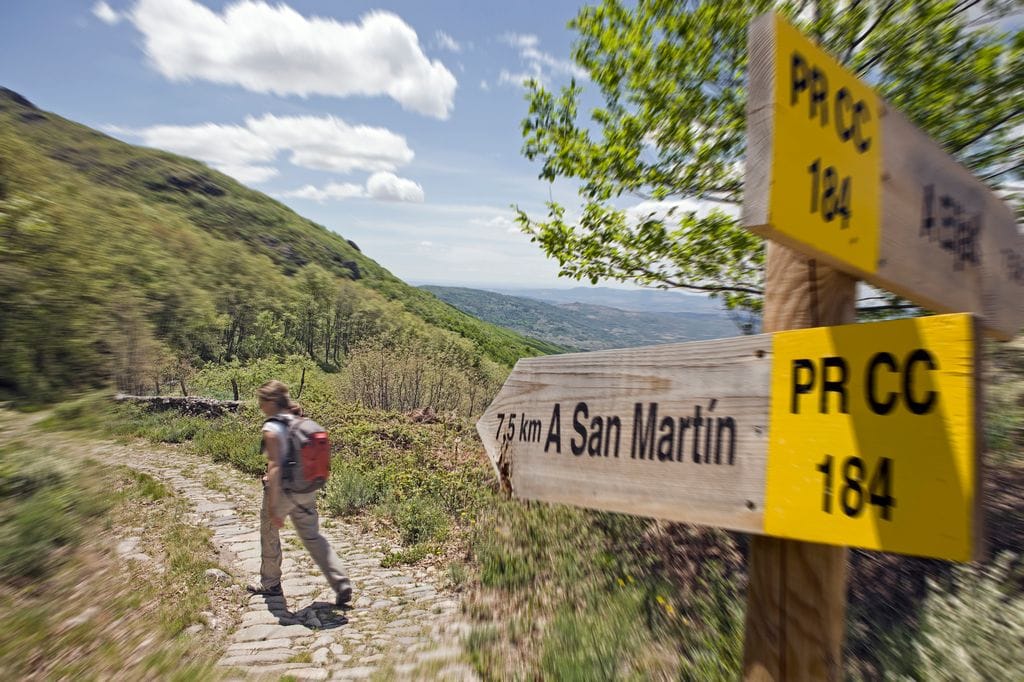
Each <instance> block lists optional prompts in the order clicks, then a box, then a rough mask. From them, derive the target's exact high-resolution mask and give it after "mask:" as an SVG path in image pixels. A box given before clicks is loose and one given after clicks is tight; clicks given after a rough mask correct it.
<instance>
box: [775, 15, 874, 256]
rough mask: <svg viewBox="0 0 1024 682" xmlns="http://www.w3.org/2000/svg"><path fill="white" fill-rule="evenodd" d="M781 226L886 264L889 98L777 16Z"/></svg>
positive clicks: (839, 252)
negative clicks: (885, 106)
mask: <svg viewBox="0 0 1024 682" xmlns="http://www.w3.org/2000/svg"><path fill="white" fill-rule="evenodd" d="M775 22H776V33H775V35H776V36H777V39H776V42H775V86H774V87H775V98H774V99H775V118H774V132H773V149H772V169H771V185H772V187H771V199H770V204H769V208H768V219H769V222H770V223H771V225H772V226H773V228H774V229H775V230H776V231H778V232H781V233H782V234H784V235H788V236H790V237H792V238H793V239H796V240H798V241H799V242H801V243H804V244H808V245H810V246H811V247H813V248H816V249H818V250H820V251H822V252H824V253H827V254H831V255H833V256H834V257H836V258H838V259H841V260H842V261H843V262H846V263H849V264H850V265H852V266H854V267H855V268H859V269H860V270H862V271H864V272H865V273H871V272H874V271H875V269H876V268H877V266H878V248H879V247H878V242H879V229H880V228H879V225H880V203H879V201H880V199H879V197H880V195H881V168H882V163H881V162H882V140H881V131H882V126H881V100H880V99H879V97H878V95H877V94H875V92H874V90H872V89H871V88H870V87H868V86H867V85H865V84H864V83H861V82H860V80H858V79H857V77H856V76H854V75H853V74H852V73H850V72H849V71H847V70H846V69H844V68H843V67H842V66H840V65H839V63H838V62H836V60H835V59H833V58H832V57H830V56H829V55H828V54H826V53H825V52H824V51H823V50H821V49H820V48H818V47H816V46H815V45H814V44H813V43H811V42H810V41H809V40H807V39H806V38H804V37H803V36H802V35H801V34H800V32H799V31H797V30H796V29H795V28H793V27H792V26H790V25H789V24H788V23H786V22H785V21H783V20H782V19H781V18H778V17H777V16H776V18H775Z"/></svg>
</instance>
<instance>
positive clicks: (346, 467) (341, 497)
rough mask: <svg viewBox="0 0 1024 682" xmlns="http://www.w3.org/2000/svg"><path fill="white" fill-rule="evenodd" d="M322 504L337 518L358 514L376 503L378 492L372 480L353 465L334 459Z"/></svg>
mask: <svg viewBox="0 0 1024 682" xmlns="http://www.w3.org/2000/svg"><path fill="white" fill-rule="evenodd" d="M331 467H332V471H331V477H330V478H329V479H328V481H327V490H326V491H325V493H324V503H325V505H326V508H327V510H328V511H330V512H331V513H332V514H336V515H338V516H347V515H349V514H355V513H358V512H360V511H362V510H364V509H366V508H367V507H369V506H371V505H373V504H374V503H376V502H377V499H378V491H377V487H376V486H375V485H374V483H373V480H372V479H371V478H370V477H369V476H367V475H366V474H364V473H363V472H362V471H361V470H360V469H359V468H358V467H356V466H355V465H354V464H351V463H347V462H341V461H339V460H338V459H335V461H334V462H332V464H331Z"/></svg>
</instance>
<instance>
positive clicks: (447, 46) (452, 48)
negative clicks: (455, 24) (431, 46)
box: [434, 31, 462, 53]
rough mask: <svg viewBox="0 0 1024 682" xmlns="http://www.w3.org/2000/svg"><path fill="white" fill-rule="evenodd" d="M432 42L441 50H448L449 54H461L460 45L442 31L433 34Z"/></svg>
mask: <svg viewBox="0 0 1024 682" xmlns="http://www.w3.org/2000/svg"><path fill="white" fill-rule="evenodd" d="M434 41H435V42H436V43H437V46H438V47H439V48H441V49H442V50H448V51H449V52H455V53H458V52H462V45H459V42H458V41H457V40H455V38H452V37H451V36H450V35H448V34H447V33H445V32H444V31H438V32H437V33H435V34H434Z"/></svg>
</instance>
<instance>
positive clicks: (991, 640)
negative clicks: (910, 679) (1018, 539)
mask: <svg viewBox="0 0 1024 682" xmlns="http://www.w3.org/2000/svg"><path fill="white" fill-rule="evenodd" d="M1014 561H1015V559H1014V557H1011V556H1009V555H1003V556H1001V557H999V558H998V559H997V561H996V562H995V563H994V564H993V565H991V566H984V567H978V566H968V567H964V568H961V569H959V570H957V572H956V573H955V574H954V580H953V584H952V585H951V586H950V587H949V588H948V589H942V588H940V587H939V586H938V585H932V587H931V590H930V594H929V596H928V599H927V601H926V602H925V608H924V618H923V622H922V624H921V631H922V634H921V636H919V637H918V638H917V641H916V642H915V654H916V658H917V660H918V661H919V662H920V665H921V668H920V671H919V673H918V675H920V676H921V677H922V678H923V679H927V680H943V679H954V680H965V681H975V680H976V681H978V682H980V681H981V680H1007V681H1009V680H1020V679H1024V647H1022V646H1021V644H1022V643H1024V597H1022V596H1020V594H1019V593H1017V594H1013V593H1010V592H1009V591H1008V590H1010V589H1012V585H1011V584H1012V578H1011V571H1010V567H1011V566H1012V565H1013V563H1014Z"/></svg>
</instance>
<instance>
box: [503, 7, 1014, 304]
mask: <svg viewBox="0 0 1024 682" xmlns="http://www.w3.org/2000/svg"><path fill="white" fill-rule="evenodd" d="M772 8H775V9H777V10H778V11H780V12H781V13H782V14H784V15H785V16H787V17H788V18H789V19H790V20H791V21H792V22H793V23H795V24H796V25H797V26H798V27H799V28H800V29H801V30H803V31H804V32H805V33H806V34H808V35H810V36H812V37H813V38H814V39H815V40H816V41H817V42H818V43H819V44H820V45H822V46H823V47H824V48H825V49H826V50H828V51H829V52H830V53H831V54H832V55H834V56H835V57H836V58H837V59H839V61H840V62H842V63H843V64H844V65H846V66H847V67H848V68H850V69H851V70H853V71H854V72H855V73H857V74H858V75H860V76H861V77H862V78H864V79H866V80H867V81H868V82H870V83H871V84H872V85H874V86H875V87H876V88H877V89H878V90H879V91H880V92H881V94H882V95H883V96H884V97H885V98H887V99H888V101H890V102H891V103H892V104H894V105H895V106H896V107H898V108H899V109H901V110H902V111H904V112H905V113H906V114H907V115H908V116H909V117H910V118H911V119H912V120H914V121H915V123H917V125H919V126H921V127H922V128H923V129H924V130H925V131H927V132H928V133H929V134H931V135H932V136H933V137H934V138H935V139H937V140H938V142H939V143H940V144H941V145H942V146H943V147H944V148H945V149H946V150H947V151H949V152H950V153H952V154H953V155H954V156H955V157H956V158H957V159H958V160H960V161H961V162H962V163H964V164H965V165H966V166H967V167H968V168H970V169H972V170H973V171H974V172H975V173H977V174H978V175H979V176H980V177H981V178H982V179H984V180H985V181H987V182H989V183H990V184H992V185H993V186H994V187H998V186H999V184H1000V183H1001V182H1007V181H1010V180H1012V179H1014V178H1019V177H1020V176H1021V174H1022V172H1024V135H1021V134H1020V127H1021V126H1022V125H1024V69H1022V68H1021V64H1022V63H1024V29H1018V30H1016V32H1015V33H1013V34H1007V33H1001V32H1000V31H999V30H998V29H997V24H995V23H994V22H995V21H996V20H997V19H1000V18H1003V17H1006V16H1007V15H1009V14H1010V13H1012V12H1015V11H1020V10H1021V9H1022V8H1024V3H1021V2H1020V1H1019V0H1012V1H1010V0H990V1H981V0H966V1H959V2H954V1H950V0H941V1H940V0H914V1H911V0H863V1H859V0H849V1H847V2H837V1H835V0H804V1H802V2H781V3H773V2H766V1H764V0H755V1H750V0H683V1H676V0H639V1H638V2H637V3H636V6H635V7H627V6H626V4H625V3H623V2H619V1H618V0H604V2H602V3H601V4H600V5H598V6H595V7H585V8H583V9H582V10H581V11H580V12H579V14H578V15H577V17H576V18H575V19H574V20H572V21H571V22H570V24H569V26H570V28H572V29H574V30H576V31H577V32H578V34H579V38H578V40H577V41H576V43H575V45H574V47H573V53H572V56H573V59H574V60H575V62H576V63H577V64H578V65H579V66H580V67H582V68H583V69H585V70H586V71H587V72H588V73H589V76H590V80H591V81H592V82H593V84H594V86H595V87H596V88H597V90H598V91H599V95H600V97H601V98H602V99H603V104H602V105H601V106H598V107H596V108H594V109H593V110H592V111H591V113H590V118H589V120H585V119H584V118H583V116H582V115H581V113H580V109H581V106H582V103H583V101H584V98H585V97H586V96H588V95H589V93H585V92H584V89H583V88H582V87H580V86H579V85H578V84H577V83H576V82H575V80H573V81H572V82H571V83H570V85H568V86H566V87H564V88H562V89H561V91H560V92H559V93H558V94H557V96H556V94H554V93H552V92H551V91H549V90H548V89H547V88H546V87H544V86H543V85H542V84H541V83H538V82H536V81H531V82H529V83H528V90H529V92H528V95H527V99H528V101H529V105H530V106H529V114H528V115H527V117H526V118H525V119H524V120H523V123H522V133H523V139H524V144H523V154H524V155H525V156H526V157H527V158H528V159H530V160H538V161H540V162H541V163H542V167H541V172H540V177H541V178H544V179H546V180H548V181H550V182H554V181H555V180H556V179H559V178H563V179H569V180H572V181H575V182H576V183H578V187H579V189H578V194H579V197H580V201H581V207H580V210H579V218H578V219H576V220H570V219H569V218H567V212H566V208H565V207H564V206H563V205H561V204H559V203H557V202H555V201H550V202H549V203H548V213H547V216H546V217H545V218H543V219H534V218H533V217H531V216H530V215H529V214H527V213H526V212H525V211H522V210H519V209H517V214H518V221H519V223H520V225H521V227H522V229H523V231H524V232H526V233H527V234H529V235H531V237H532V239H533V241H535V242H537V243H539V244H540V246H541V247H542V248H543V249H544V251H545V252H546V253H547V254H548V255H549V256H551V257H554V258H556V259H557V260H558V262H559V264H560V265H561V274H562V275H565V276H569V277H573V278H575V279H588V280H590V281H591V282H594V283H596V282H597V281H598V280H600V279H604V278H608V279H615V280H619V281H626V280H632V281H634V282H637V283H639V284H643V285H651V286H658V287H663V288H664V287H683V288H688V289H693V290H699V291H708V292H712V293H713V294H714V295H719V296H722V297H723V298H724V299H725V301H726V303H727V305H728V306H729V307H730V308H733V309H744V308H745V309H751V310H757V309H759V307H760V299H761V289H762V277H763V262H764V250H763V244H762V243H761V241H760V239H759V238H757V237H755V236H754V235H752V234H750V233H748V232H747V231H746V230H744V229H743V228H742V227H741V226H740V224H739V217H738V211H737V210H736V208H735V206H736V205H737V204H738V203H739V202H740V201H741V200H742V190H743V153H744V143H745V140H744V136H745V106H746V90H745V76H746V73H745V72H746V59H747V56H746V29H747V25H748V24H749V23H750V20H751V19H752V18H754V17H755V16H757V15H759V14H761V13H763V12H765V11H767V10H769V9H772ZM1015 129H1016V130H1015ZM629 198H632V199H633V200H634V202H635V200H636V199H637V198H640V199H642V200H644V203H641V204H640V205H639V207H634V209H633V210H632V211H627V210H625V207H624V202H625V201H626V200H627V199H629Z"/></svg>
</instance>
